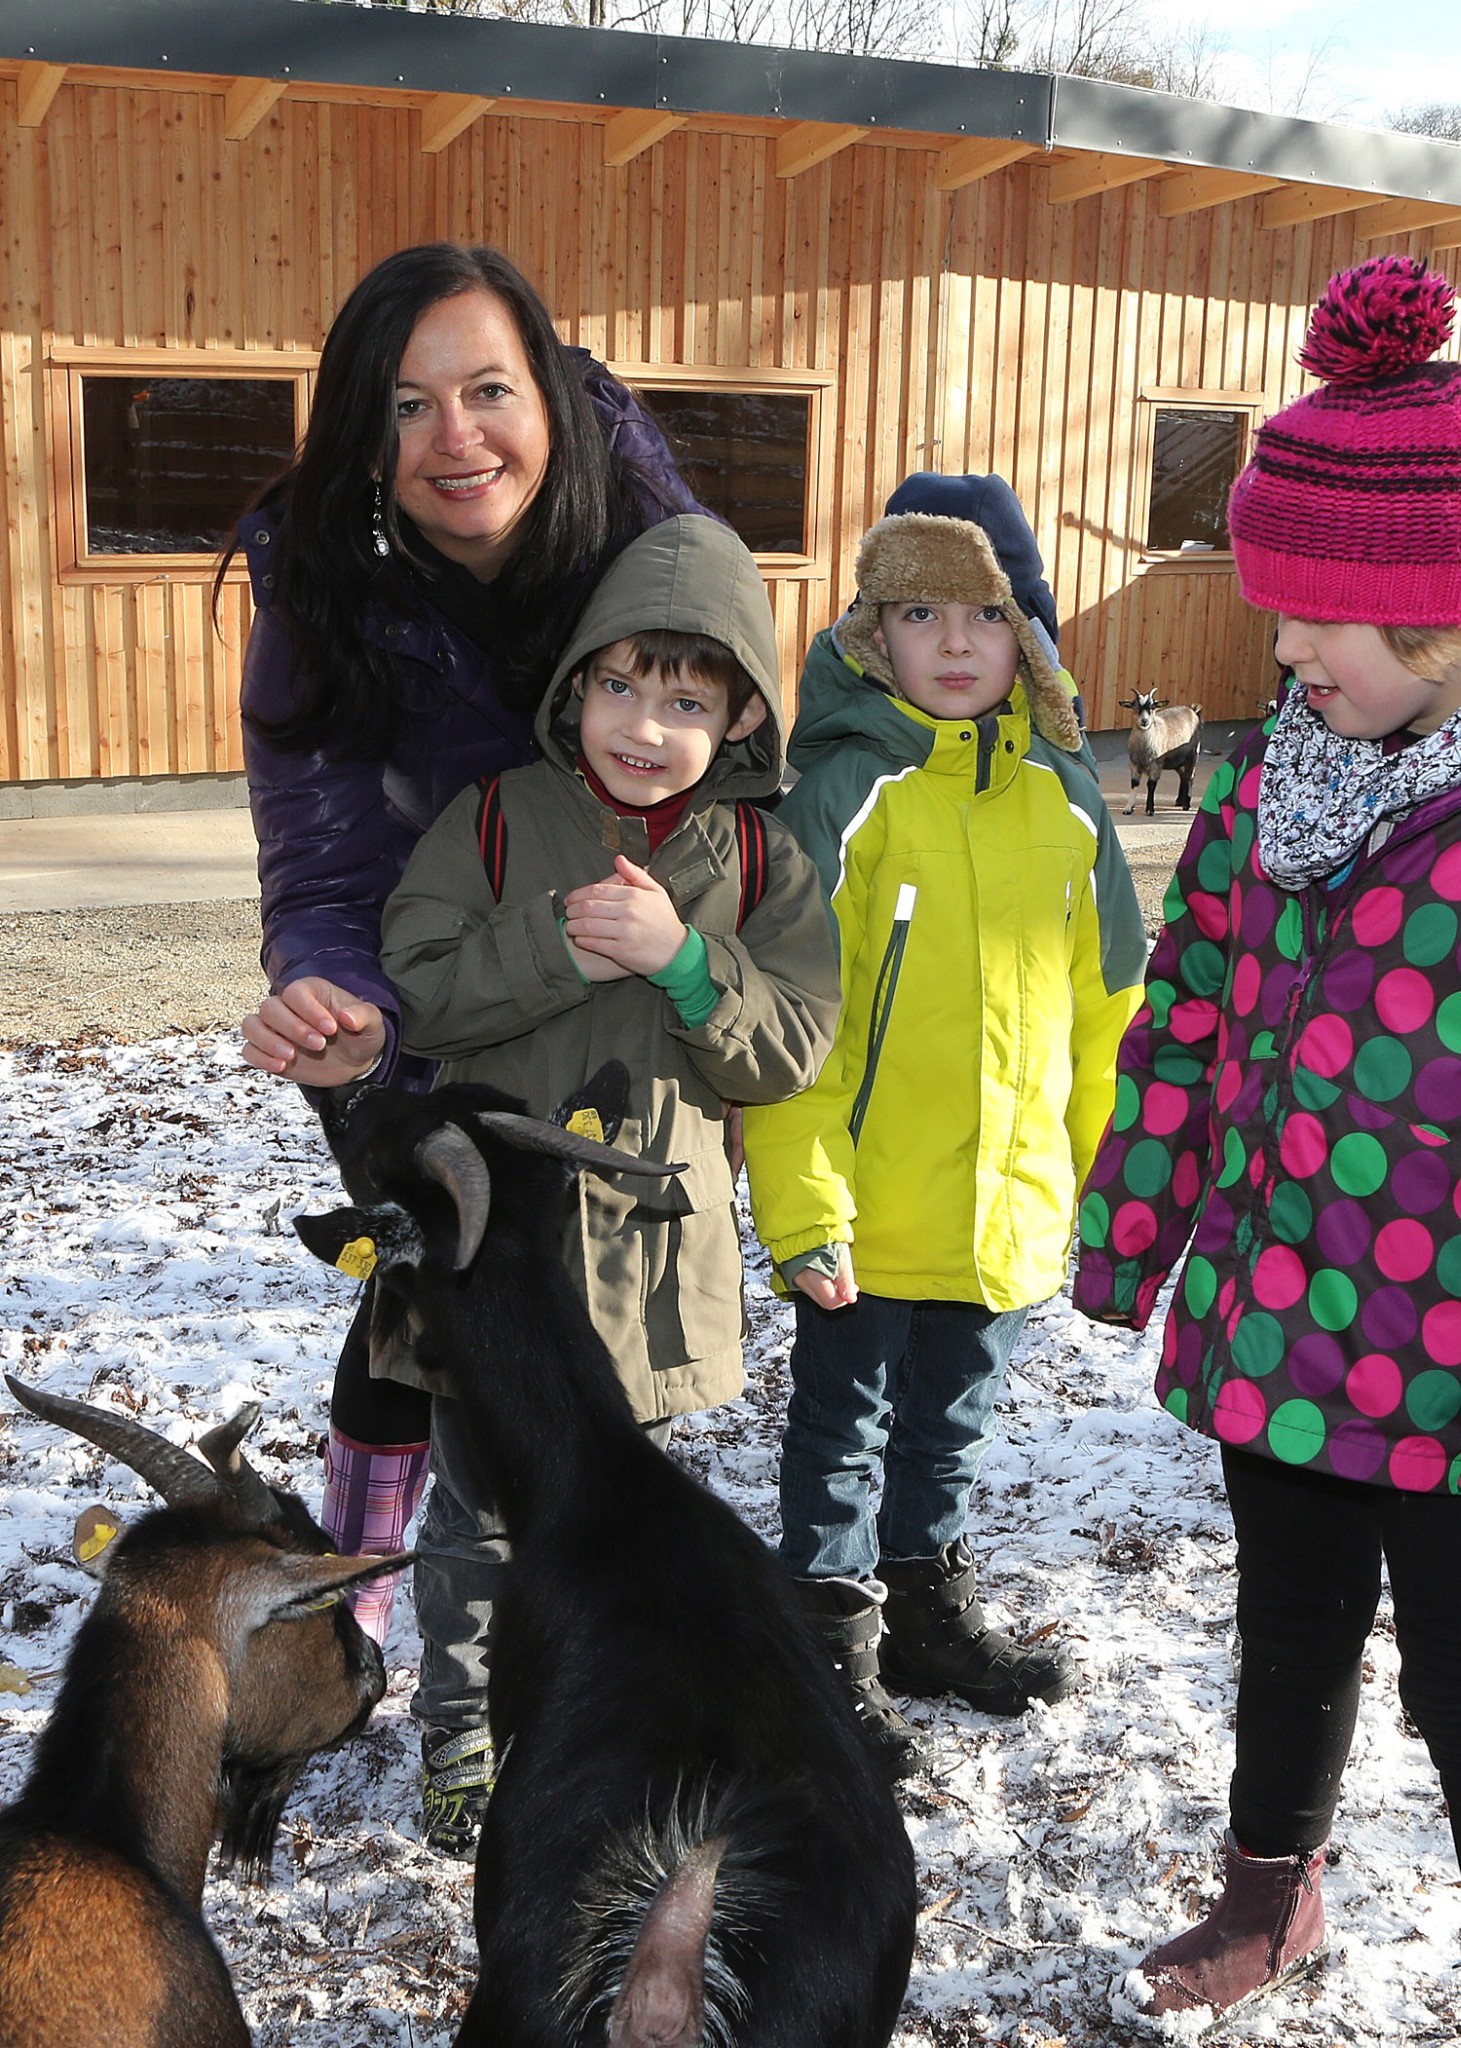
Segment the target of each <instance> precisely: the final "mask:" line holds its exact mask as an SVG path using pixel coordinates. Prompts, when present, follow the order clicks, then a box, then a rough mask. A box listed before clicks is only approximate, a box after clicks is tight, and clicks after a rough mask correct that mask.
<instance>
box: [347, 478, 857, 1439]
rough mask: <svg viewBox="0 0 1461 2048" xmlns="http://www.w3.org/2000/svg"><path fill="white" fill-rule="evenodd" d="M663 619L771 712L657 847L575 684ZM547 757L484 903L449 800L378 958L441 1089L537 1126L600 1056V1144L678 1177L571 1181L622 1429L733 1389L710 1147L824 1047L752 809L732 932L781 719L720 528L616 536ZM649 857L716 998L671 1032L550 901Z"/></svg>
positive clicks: (482, 879) (465, 819)
mask: <svg viewBox="0 0 1461 2048" xmlns="http://www.w3.org/2000/svg"><path fill="white" fill-rule="evenodd" d="M657 628H669V629H672V630H675V631H682V632H696V633H704V634H708V635H709V636H710V637H712V638H714V639H716V640H720V641H722V642H723V643H724V644H725V645H726V646H728V647H729V648H730V649H731V651H732V652H733V653H734V654H735V656H736V657H737V659H738V660H739V661H740V663H741V664H742V666H743V667H744V668H745V669H746V670H747V672H748V673H749V674H750V676H751V678H752V680H753V681H754V682H755V684H756V686H757V688H758V689H759V690H760V692H761V694H762V695H763V697H764V698H765V700H766V704H767V708H768V716H767V718H766V719H765V721H764V722H763V723H762V724H761V725H760V726H759V727H757V729H756V730H755V731H754V732H752V733H750V734H748V735H747V736H746V737H745V738H744V739H742V740H739V741H735V742H726V743H725V744H723V745H722V746H721V748H720V750H719V752H718V753H717V754H716V756H715V758H714V760H713V761H712V762H711V764H710V767H709V769H708V771H707V772H706V774H705V775H704V776H703V777H702V779H701V781H700V782H699V783H698V784H697V785H696V787H695V791H694V794H693V795H692V797H691V799H690V803H689V805H688V806H687V809H686V812H685V815H684V817H683V818H682V820H681V822H680V824H679V825H678V826H677V827H676V828H675V830H674V831H673V832H671V833H670V835H669V836H668V837H667V838H666V839H665V840H664V842H663V843H662V844H661V845H660V846H659V848H658V849H657V850H656V851H655V852H654V854H653V855H651V854H650V852H649V837H648V830H647V828H646V826H645V824H644V822H643V820H642V819H640V818H637V817H628V818H624V817H620V816H618V815H617V814H616V813H615V812H613V811H611V810H610V809H609V808H608V807H607V806H605V805H604V804H601V803H600V802H599V801H598V799H597V798H596V797H595V796H594V795H593V794H592V793H591V791H590V790H589V788H588V786H587V785H586V783H585V782H584V781H583V779H582V778H581V777H580V776H579V775H578V773H577V772H576V765H575V764H576V762H577V758H578V714H579V700H578V697H577V696H576V695H575V693H574V690H573V687H572V686H573V679H574V677H575V675H576V674H577V672H578V671H579V670H580V669H581V668H582V667H583V665H584V663H585V661H586V660H587V658H588V657H589V656H590V655H591V654H593V653H594V652H595V651H596V650H597V649H598V648H600V647H605V646H608V645H611V644H612V643H613V642H614V641H616V640H621V639H623V638H625V637H626V636H627V635H629V634H631V633H636V632H645V631H651V630H654V629H657ZM537 738H538V742H539V744H540V746H541V747H542V750H543V755H544V758H543V759H542V760H541V761H538V762H535V763H534V764H533V765H532V766H531V767H527V768H518V769H513V770H511V771H510V772H509V773H507V774H505V775H504V776H503V777H502V779H501V783H500V795H501V805H502V821H503V826H504V828H505V833H506V841H507V858H506V866H505V869H504V871H503V890H502V900H501V902H498V901H497V900H496V899H495V898H494V897H493V894H492V891H491V888H490V886H489V882H488V877H487V874H486V871H485V869H484V865H483V860H482V855H481V852H480V850H479V845H478V831H477V826H478V815H479V811H480V807H481V795H480V792H479V791H478V790H477V789H475V788H472V789H467V790H464V791H463V792H462V794H461V796H459V797H458V798H457V799H456V801H455V802H454V803H452V804H450V805H449V806H448V807H447V809H446V810H445V811H444V812H443V813H442V815H441V817H440V818H439V819H438V820H437V822H436V824H435V825H433V826H432V827H431V829H430V830H429V831H428V832H427V833H426V834H425V836H424V837H423V838H422V840H421V842H420V844H419V846H418V847H417V849H416V851H415V853H414V854H413V856H412V858H411V861H410V864H409V866H408V867H407V869H406V872H405V875H404V877H403V878H402V881H401V884H400V887H399V888H398V889H397V890H396V892H395V894H394V895H393V896H392V897H391V899H390V901H389V902H388V903H387V905H386V909H385V916H384V921H383V927H382V930H383V945H382V951H381V958H382V963H383V965H384V967H385V970H386V972H387V974H388V975H389V976H390V978H391V980H392V981H393V982H394V983H395V985H396V987H397V989H398V990H399V992H400V997H401V1011H402V1024H403V1032H404V1041H405V1044H406V1045H407V1047H408V1048H409V1049H410V1050H411V1051H412V1052H416V1053H426V1054H429V1055H431V1056H432V1057H434V1058H437V1059H439V1060H441V1061H442V1063H443V1065H442V1071H441V1079H442V1080H443V1081H487V1082H490V1083H491V1084H492V1085H493V1086H494V1087H496V1088H501V1089H504V1090H506V1091H507V1092H508V1093H509V1094H511V1095H515V1096H518V1097H519V1098H521V1099H522V1100H523V1101H525V1102H526V1103H527V1105H528V1108H529V1110H530V1111H532V1112H533V1113H534V1114H536V1115H539V1116H546V1115H548V1114H549V1113H550V1112H551V1111H552V1110H553V1109H554V1108H555V1107H556V1106H557V1105H558V1104H559V1103H561V1102H563V1101H564V1100H565V1099H566V1098H567V1097H568V1096H570V1095H572V1094H573V1093H574V1092H575V1091H576V1090H577V1089H579V1088H581V1087H582V1086H583V1084H584V1082H585V1081H587V1080H588V1079H589V1077H590V1076H591V1075H592V1074H594V1073H595V1072H596V1071H597V1069H598V1068H599V1067H600V1066H601V1065H602V1064H603V1063H604V1061H605V1060H609V1059H619V1060H623V1061H624V1062H625V1064H626V1065H627V1066H628V1068H629V1072H630V1076H631V1088H630V1105H629V1114H628V1116H627V1118H626V1120H625V1123H624V1125H623V1128H622V1129H621V1131H620V1133H619V1135H618V1137H617V1139H616V1140H615V1143H616V1144H617V1145H619V1146H620V1147H622V1148H624V1149H625V1150H628V1151H631V1152H636V1153H645V1154H648V1155H650V1156H652V1157H654V1158H657V1159H664V1160H684V1161H686V1162H687V1166H686V1171H685V1172H684V1173H683V1174H681V1175H678V1176H674V1177H669V1176H667V1177H666V1178H665V1179H663V1180H647V1181H646V1180H636V1181H634V1182H632V1183H625V1184H623V1185H622V1186H621V1185H620V1184H619V1183H617V1182H613V1181H605V1180H599V1179H597V1178H594V1177H592V1176H587V1175H586V1176H584V1179H583V1182H582V1185H581V1189H580V1209H579V1218H578V1226H577V1228H576V1229H575V1230H573V1231H572V1232H571V1233H570V1239H571V1241H570V1243H569V1244H568V1246H567V1259H568V1265H569V1269H570V1271H571V1272H572V1274H573V1277H574V1280H575V1283H576V1285H577V1286H578V1288H579V1290H580V1292H581V1294H582V1295H583V1298H584V1300H585V1301H586V1302H587V1304H588V1307H589V1310H590V1313H591V1314H592V1316H593V1318H594V1322H595V1324H596V1326H597V1327H598V1330H599V1332H600V1334H601V1335H602V1336H603V1338H604V1339H605V1341H606V1342H607V1344H608V1346H609V1349H610V1350H611V1351H612V1353H613V1354H614V1359H615V1362H616V1364H617V1365H618V1368H619V1372H620V1376H621V1377H622V1379H623V1381H624V1384H625V1387H626V1389H627V1391H628V1393H629V1396H630V1400H631V1402H632V1403H633V1406H634V1409H635V1412H636V1414H637V1415H638V1416H639V1417H640V1419H641V1420H646V1421H647V1420H651V1419H655V1418H659V1417H662V1416H666V1415H676V1414H681V1413H684V1412H685V1411H686V1410H689V1409H693V1408H700V1407H706V1406H709V1405H712V1404H713V1403H715V1402H719V1401H726V1400H731V1399H733V1398H734V1397H735V1395H736V1394H737V1393H739V1391H740V1387H741V1328H742V1309H741V1255H740V1243H739V1236H738V1232H737V1228H736V1219H735V1212H734V1208H733V1202H732V1184H731V1174H730V1167H729V1164H728V1162H727V1159H726V1152H725V1142H724V1139H725V1105H726V1104H727V1103H728V1102H741V1103H747V1102H755V1103H765V1102H778V1101H780V1100H782V1099H783V1098H784V1097H786V1096H788V1095H793V1094H795V1093H796V1091H797V1090H798V1089H800V1088H805V1087H806V1086H808V1084H809V1083H810V1082H811V1081H812V1080H813V1079H815V1077H816V1074H817V1070H818V1068H819V1067H820V1066H821V1064H822V1061H823V1059H824V1058H825V1057H826V1054H827V1050H828V1048H829V1046H830V1044H831V1040H832V1031H833V1027H834V1024H835V1021H836V1015H837V1003H838V974H837V963H836V957H835V951H834V942H833V936H832V928H831V923H830V920H829V917H828V912H827V907H826V903H825V900H824V898H823V896H822V892H821V888H820V885H819V883H818V880H817V874H816V870H815V868H814V867H813V865H812V863H811V861H810V860H809V859H808V858H807V856H806V854H804V853H803V852H802V851H801V849H800V847H798V846H797V844H796V842H795V841H794V840H793V839H792V837H791V835H790V833H789V832H787V831H786V830H785V828H784V827H783V826H781V825H780V824H779V823H778V822H777V820H776V818H775V817H774V816H767V817H766V818H765V825H766V836H767V842H768V845H767V855H768V858H767V871H768V872H767V881H766V887H765V892H764V894H763V895H762V897H761V900H760V901H759V903H758V904H757V905H756V907H755V908H754V909H753V910H751V911H750V912H749V914H748V915H747V916H746V918H745V922H744V924H742V925H741V927H740V929H739V930H738V929H737V918H738V914H739V911H740V907H741V878H740V853H739V843H738V840H737V835H736V822H735V808H734V800H735V799H737V798H741V797H758V796H765V795H768V794H769V793H770V792H771V791H773V790H774V789H775V788H776V787H777V785H778V783H779V781H780V778H781V771H782V764H783V759H784V753H785V724H784V720H783V716H782V709H781V696H780V689H779V685H778V677H777V658H776V639H775V632H774V628H773V624H772V619H771V611H770V606H769V604H768V602H767V598H766V593H765V588H764V585H763V584H762V582H761V578H760V575H759V573H758V571H757V569H756V566H755V563H754V562H753V561H752V559H751V557H750V555H749V554H748V553H747V551H746V549H745V548H744V546H743V545H742V543H741V542H740V541H739V540H738V539H737V537H736V536H735V534H734V533H732V532H731V530H730V529H729V528H728V527H724V526H721V525H719V524H718V523H717V522H716V521H714V520H712V519H708V518H705V517H703V516H694V515H683V516H681V517H679V518H676V519H671V520H667V521H666V522H665V523H664V524H663V525H660V526H657V527H653V528H651V530H650V531H649V532H647V533H644V534H642V535H640V537H639V538H638V539H637V540H635V541H633V542H631V544H630V545H629V547H628V548H626V549H625V551H624V553H623V554H622V555H621V556H620V557H619V558H618V560H617V561H616V562H615V563H614V564H613V566H612V567H611V568H610V570H609V572H608V574H607V575H606V576H605V577H604V579H603V581H602V582H601V583H600V584H599V586H598V588H597V590H596V591H595V593H594V595H593V596H592V597H591V598H590V599H589V602H588V604H587V606H586V608H585V610H584V613H583V616H582V617H581V618H580V620H579V622H578V625H577V627H576V629H575V631H574V634H573V637H572V639H571V641H570V643H569V646H568V648H567V649H566V651H565V653H564V655H563V657H562V659H561V661H560V662H559V664H558V668H557V671H556V673H555V674H554V677H553V680H552V682H551V684H550V685H549V688H548V691H547V694H546V696H545V698H544V700H543V706H542V709H541V710H540V712H539V714H538V723H537ZM619 852H622V853H624V854H627V855H628V857H629V858H630V859H631V860H634V861H636V862H638V863H639V864H640V865H641V866H645V867H647V868H648V870H649V872H650V873H651V874H652V875H653V876H654V877H655V879H656V880H657V881H659V882H660V883H662V884H663V885H664V887H665V888H666V889H667V890H668V891H669V893H670V895H671V896H672V897H673V898H674V901H675V905H676V908H677V909H678V911H679V913H680V916H681V918H682V919H683V920H684V922H685V923H686V924H687V925H690V926H693V927H694V929H695V930H697V931H698V932H700V933H701V934H702V936H703V937H704V939H705V943H706V959H707V966H708V968H709V972H710V977H711V980H712V982H713V984H714V986H715V988H716V990H717V991H718V992H719V1001H718V1002H717V1003H716V1006H715V1008H714V1010H713V1011H712V1012H711V1014H710V1016H709V1017H708V1019H707V1020H706V1021H705V1023H704V1024H702V1025H700V1026H698V1027H697V1028H695V1029H689V1028H687V1027H686V1026H685V1025H684V1024H683V1023H682V1021H681V1019H680V1016H679V1013H678V1011H677V1010H676V1009H675V1007H674V1005H673V1003H672V1002H671V1001H670V998H669V997H668V996H667V995H666V994H664V993H663V991H662V990H660V989H659V988H657V987H655V986H654V985H653V984H652V983H651V982H649V981H647V980H645V979H643V978H642V977H640V976H638V975H633V976H630V977H628V978H627V979H625V980H619V981H602V982H585V981H584V980H583V979H582V977H581V976H580V974H579V972H578V969H577V967H576V966H575V965H574V963H573V960H572V959H571V957H570V956H569V953H568V950H567V948H566V946H565V944H564V941H563V937H562V933H561V930H560V925H559V919H560V916H561V899H562V897H563V896H564V895H566V894H567V893H568V891H570V890H572V889H575V888H578V887H580V886H581V885H583V884H585V883H589V882H595V881H601V880H604V879H605V878H607V877H609V876H611V875H612V874H613V872H614V856H615V854H616V853H619Z"/></svg>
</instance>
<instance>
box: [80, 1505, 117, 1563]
mask: <svg viewBox="0 0 1461 2048" xmlns="http://www.w3.org/2000/svg"><path fill="white" fill-rule="evenodd" d="M119 1527H120V1524H118V1523H116V1522H113V1521H110V1520H109V1519H108V1517H107V1515H106V1513H105V1512H104V1510H103V1509H101V1508H88V1509H87V1510H86V1512H85V1513H84V1514H81V1515H78V1516H77V1518H76V1534H75V1537H74V1539H73V1541H72V1550H73V1551H74V1553H75V1557H76V1561H77V1563H78V1564H95V1562H96V1560H97V1559H98V1558H99V1557H100V1556H101V1554H102V1552H103V1551H104V1550H105V1549H106V1547H107V1545H108V1544H109V1543H110V1542H111V1541H112V1540H113V1539H114V1537H115V1536H116V1535H117V1533H118V1530H119Z"/></svg>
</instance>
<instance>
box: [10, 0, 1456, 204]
mask: <svg viewBox="0 0 1461 2048" xmlns="http://www.w3.org/2000/svg"><path fill="white" fill-rule="evenodd" d="M0 56H3V57H10V58H35V59H38V60H40V61H42V62H45V63H51V64H85V65H98V66H112V67H116V68H119V69H126V70H171V71H176V72H203V73H210V74H215V75H220V74H221V75H223V76H230V77H231V76H242V77H249V78H284V79H288V80H289V81H291V82H294V83H298V84H301V85H303V84H310V83H313V84H321V85H356V86H365V87H376V88H382V89H385V90H388V91H389V90H395V91H413V92H458V93H460V92H466V93H477V94H480V95H481V96H482V97H484V98H488V99H496V100H499V101H510V100H512V99H520V100H540V101H541V100H546V101H550V102H558V103H560V104H567V105H576V106H596V105H602V106H609V107H662V108H665V109H667V110H669V111H673V112H676V113H687V114H690V113H705V114H732V115H741V116H751V117H755V118H762V119H766V118H769V119H776V120H785V121H828V122H834V123H839V124H844V125H848V126H852V127H858V128H873V129H876V128H884V129H895V130H902V131H905V132H913V133H923V134H930V135H942V136H952V135H988V136H996V137H1008V138H1010V139H1012V140H1020V141H1027V142H1031V143H1034V144H1036V145H1038V146H1040V147H1042V148H1051V147H1065V148H1070V149H1082V150H1096V151H1104V152H1107V153H1111V154H1116V155H1128V156H1149V157H1155V158H1159V159H1162V160H1165V161H1167V162H1170V163H1174V164H1192V165H1205V166H1213V167H1215V168H1221V169H1226V170H1240V171H1252V172H1253V173H1254V174H1255V175H1256V176H1261V177H1271V178H1285V179H1293V180H1295V181H1297V182H1301V183H1306V184H1315V185H1340V186H1346V187H1349V188H1352V189H1353V190H1355V191H1361V192H1370V191H1372V192H1374V193H1376V194H1377V195H1382V194H1387V195H1389V194H1393V195H1395V196H1397V197H1403V198H1412V199H1425V200H1436V201H1439V202H1442V203H1445V204H1449V203H1451V202H1453V201H1454V202H1455V204H1456V205H1457V206H1458V207H1461V147H1457V146H1456V145H1455V144H1451V143H1444V142H1433V141H1430V140H1427V139H1425V138H1423V137H1419V136H1410V135H1396V134H1384V133H1379V132H1377V131H1373V130H1369V129H1362V128H1345V127H1341V126H1338V125H1337V124H1334V123H1330V122H1322V121H1298V120H1289V119H1285V118H1281V117H1279V116H1276V115H1272V114H1257V113H1250V112H1247V111H1245V110H1244V109H1242V108H1238V107H1222V106H1214V105H1212V104H1210V103H1207V102H1203V101H1199V100H1187V99H1178V98H1175V97H1174V96H1172V95H1170V94H1166V93H1154V92H1143V91H1140V90H1137V89H1135V88H1132V87H1128V86H1119V85H1107V84H1105V83H1103V82H1101V81H1098V80H1093V79H1085V78H1050V77H1046V76H1043V75H1035V74H1031V73H1028V72H1017V71H977V70H971V69H966V68H961V67H959V66H956V65H948V64H915V63H908V62H905V61H903V60H901V59H891V58H877V57H849V56H842V55H837V54H829V53H824V52H820V51H810V50H778V49H771V48H765V47H762V46H760V45H757V44H750V43H714V42H702V41H696V40H693V39H685V38H676V37H667V36H651V35H640V34H636V33H632V32H628V31H625V30H618V29H587V28H544V27H538V26H535V25H532V24H528V23H518V22H508V21H502V20H492V19H489V20H481V19H478V18H476V17H473V16H465V15H448V14H425V13H417V12H414V11H412V10H410V9H408V8H405V7H361V6H357V5H354V4H351V0H248V4H247V5H245V6H230V5H228V4H227V0H0Z"/></svg>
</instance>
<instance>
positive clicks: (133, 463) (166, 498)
mask: <svg viewBox="0 0 1461 2048" xmlns="http://www.w3.org/2000/svg"><path fill="white" fill-rule="evenodd" d="M295 388H296V387H295V380H294V379H293V378H292V377H156V376H148V375H142V376H120V375H107V376H83V377H82V379H81V403H82V452H83V465H84V471H85V482H86V545H87V552H88V553H89V554H92V555H195V554H211V553H212V552H213V551H214V549H216V548H217V547H218V546H219V544H220V542H221V541H222V540H223V539H224V537H225V535H226V534H227V533H228V532H229V530H230V529H231V527H232V526H233V523H234V521H235V520H236V519H237V518H238V515H239V513H240V511H242V509H243V507H244V506H245V505H246V504H247V503H248V501H249V499H250V498H252V497H253V496H254V494H255V492H257V491H258V490H259V488H260V487H261V486H262V485H263V484H265V483H267V482H268V480H269V479H270V478H271V477H273V476H276V475H277V474H278V472H279V471H280V470H281V469H283V468H284V467H285V465H286V464H287V463H288V461H289V459H290V457H291V456H292V455H293V453H294V440H295V411H294V405H295Z"/></svg>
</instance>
